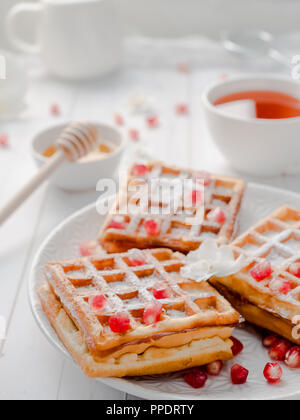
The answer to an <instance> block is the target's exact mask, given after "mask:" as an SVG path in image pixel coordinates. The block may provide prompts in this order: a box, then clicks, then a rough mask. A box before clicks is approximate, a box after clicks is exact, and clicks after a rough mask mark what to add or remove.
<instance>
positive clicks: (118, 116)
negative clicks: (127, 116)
mask: <svg viewBox="0 0 300 420" xmlns="http://www.w3.org/2000/svg"><path fill="white" fill-rule="evenodd" d="M114 119H115V123H116V124H117V125H124V118H123V117H122V115H121V114H115V115H114Z"/></svg>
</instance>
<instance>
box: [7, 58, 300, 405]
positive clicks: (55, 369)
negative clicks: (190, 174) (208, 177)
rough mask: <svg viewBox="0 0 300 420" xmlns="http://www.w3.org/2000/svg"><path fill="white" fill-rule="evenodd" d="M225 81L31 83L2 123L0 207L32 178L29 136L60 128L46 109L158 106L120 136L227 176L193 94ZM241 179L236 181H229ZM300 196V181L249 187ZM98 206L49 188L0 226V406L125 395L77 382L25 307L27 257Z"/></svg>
mask: <svg viewBox="0 0 300 420" xmlns="http://www.w3.org/2000/svg"><path fill="white" fill-rule="evenodd" d="M222 73H231V74H232V73H233V70H232V68H230V69H228V68H226V67H224V66H223V67H219V68H218V69H216V68H215V69H214V70H208V69H207V68H206V69H205V70H201V69H199V68H198V69H197V68H194V69H193V70H192V71H191V72H189V73H188V74H182V73H179V72H178V71H177V70H176V67H175V66H174V67H172V66H170V67H166V68H161V67H160V68H151V66H150V67H149V68H146V67H145V66H141V67H135V68H132V67H128V66H127V67H125V68H124V69H123V70H122V71H121V72H119V73H117V74H115V75H112V76H109V77H107V78H105V79H103V80H101V81H97V82H90V83H86V84H72V83H63V82H61V81H57V80H55V79H52V78H49V77H46V76H39V77H34V78H33V79H32V81H31V84H30V90H29V98H28V99H29V110H30V112H29V115H28V116H27V117H26V118H22V119H19V120H16V121H11V122H7V123H0V133H1V132H7V133H8V134H9V136H10V139H11V147H10V148H9V149H7V150H3V149H0V185H1V187H0V206H2V205H3V204H4V203H5V202H6V201H7V200H8V198H9V197H10V196H12V195H13V194H14V193H15V192H16V191H17V190H18V189H19V188H20V187H21V186H22V184H23V183H24V182H25V181H26V180H27V179H29V178H30V176H31V175H33V174H34V173H35V171H36V169H35V166H34V164H33V162H32V159H31V157H30V143H31V139H32V137H33V135H34V134H35V133H36V132H37V131H38V130H39V129H40V128H42V127H45V126H46V125H49V124H55V123H57V122H59V119H57V118H56V119H55V118H54V117H51V116H50V114H49V107H50V105H51V104H52V103H54V102H55V103H58V104H59V105H60V107H61V109H62V117H63V118H64V119H68V118H70V119H84V118H87V119H94V120H99V121H103V122H108V123H113V117H112V116H113V114H114V112H116V111H120V112H122V113H123V114H124V113H125V112H124V110H125V108H126V106H125V104H126V102H127V101H128V98H129V96H130V95H131V94H133V93H136V92H141V93H143V94H144V95H151V97H153V98H154V99H155V102H156V103H157V109H158V113H159V117H160V119H161V125H160V127H159V128H158V129H153V130H149V129H147V128H146V125H145V122H144V118H143V117H132V116H131V117H127V118H126V121H127V125H126V128H124V132H125V133H126V132H127V130H128V128H130V127H132V128H138V129H140V130H141V133H142V140H143V142H145V143H146V144H147V145H148V146H149V148H150V150H152V152H153V154H154V155H156V156H157V157H159V158H160V159H164V160H166V161H168V162H170V163H174V164H180V165H186V166H189V167H195V168H199V169H200V168H203V169H207V170H211V171H216V172H217V173H224V174H233V175H234V174H235V172H234V171H233V170H232V169H231V168H230V167H229V166H228V165H227V164H226V162H225V161H224V160H223V158H222V157H221V156H220V154H219V153H218V151H217V150H216V149H215V147H214V145H213V144H212V142H211V141H210V139H209V137H208V136H207V134H206V132H205V127H204V124H203V119H202V111H201V103H200V95H201V92H202V89H203V87H204V86H205V85H206V84H207V83H209V82H211V81H213V80H215V79H217V78H218V77H220V75H221V74H222ZM177 102H187V103H188V104H189V107H190V112H189V114H188V115H187V116H178V115H176V114H175V111H174V107H175V104H176V103H177ZM237 175H239V174H237ZM247 179H248V180H249V181H256V182H261V183H266V184H269V185H273V186H276V187H281V188H285V189H291V190H294V191H298V192H299V193H300V182H299V179H300V178H299V177H287V176H284V175H283V176H280V177H277V178H270V179H262V178H261V179H250V177H248V178H247ZM96 198H97V193H96V192H95V191H90V192H86V193H68V192H64V191H61V190H59V189H57V188H55V187H53V186H51V185H49V184H47V185H45V186H44V187H42V188H41V190H39V191H38V192H37V193H36V194H35V195H34V196H32V198H31V199H30V200H29V201H28V202H27V203H26V205H24V206H23V207H22V208H21V209H20V210H19V211H18V212H17V213H16V214H15V215H14V216H13V217H12V218H11V219H10V220H9V221H8V222H7V223H6V224H5V226H2V227H1V228H0V267H1V268H0V270H1V280H0V315H3V316H5V317H6V319H7V320H8V331H7V340H6V342H5V345H4V349H3V350H4V354H3V356H2V357H1V358H0V399H1V400H2V399H125V398H131V397H130V396H128V395H126V394H124V393H121V392H118V391H115V390H113V389H110V388H108V387H106V386H104V385H102V384H101V383H99V382H96V381H94V380H90V379H88V378H85V377H84V376H83V375H82V373H81V372H80V370H79V369H78V368H76V367H75V366H74V365H73V364H72V363H71V362H69V361H67V360H65V359H64V358H63V356H62V355H61V354H59V353H58V352H57V351H56V350H55V349H54V348H52V347H51V345H49V343H48V342H47V341H46V339H45V338H44V337H43V335H42V334H41V333H40V331H39V329H38V327H37V326H36V324H35V321H34V319H33V316H32V314H31V312H30V307H29V304H28V299H27V282H28V275H29V271H30V266H31V263H32V259H33V257H34V255H35V253H36V250H37V248H38V247H39V246H40V245H41V242H42V241H43V240H44V239H45V237H46V236H47V235H48V234H49V233H50V232H51V230H52V229H53V228H55V227H56V226H57V224H58V223H60V222H61V221H63V219H65V218H66V217H67V216H69V215H71V214H72V213H73V212H74V211H76V210H78V209H80V208H82V207H83V206H85V205H87V204H90V203H91V202H93V201H95V200H96Z"/></svg>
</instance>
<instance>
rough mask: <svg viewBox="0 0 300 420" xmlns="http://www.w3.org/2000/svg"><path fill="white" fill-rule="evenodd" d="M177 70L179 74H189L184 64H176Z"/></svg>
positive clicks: (187, 67)
mask: <svg viewBox="0 0 300 420" xmlns="http://www.w3.org/2000/svg"><path fill="white" fill-rule="evenodd" d="M177 70H178V71H179V72H180V73H188V72H189V66H188V64H186V63H178V64H177Z"/></svg>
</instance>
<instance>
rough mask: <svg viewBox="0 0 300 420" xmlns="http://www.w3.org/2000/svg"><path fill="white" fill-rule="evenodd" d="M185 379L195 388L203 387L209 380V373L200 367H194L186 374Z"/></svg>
mask: <svg viewBox="0 0 300 420" xmlns="http://www.w3.org/2000/svg"><path fill="white" fill-rule="evenodd" d="M184 380H185V382H186V383H187V384H188V385H190V386H191V387H193V388H195V389H199V388H203V387H204V385H205V384H206V381H207V374H206V373H205V372H203V370H201V369H200V368H194V369H191V370H190V371H189V372H188V373H186V374H185V375H184Z"/></svg>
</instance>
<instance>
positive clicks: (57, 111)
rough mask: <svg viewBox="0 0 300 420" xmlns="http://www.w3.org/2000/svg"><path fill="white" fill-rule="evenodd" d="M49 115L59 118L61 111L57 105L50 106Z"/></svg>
mask: <svg viewBox="0 0 300 420" xmlns="http://www.w3.org/2000/svg"><path fill="white" fill-rule="evenodd" d="M50 113H51V115H53V117H59V116H60V115H61V110H60V107H59V105H58V104H53V105H51V108H50Z"/></svg>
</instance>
